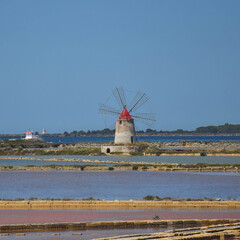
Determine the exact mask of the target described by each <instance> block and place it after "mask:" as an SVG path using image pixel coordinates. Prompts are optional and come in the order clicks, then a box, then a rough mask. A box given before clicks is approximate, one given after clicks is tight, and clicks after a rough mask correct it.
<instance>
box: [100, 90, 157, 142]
mask: <svg viewBox="0 0 240 240" xmlns="http://www.w3.org/2000/svg"><path fill="white" fill-rule="evenodd" d="M112 93H113V96H114V98H115V100H116V101H117V103H118V105H119V107H120V110H119V109H116V108H114V107H111V106H108V105H105V104H101V103H100V104H99V113H100V115H103V116H116V117H117V116H118V118H117V120H116V129H115V139H114V144H128V143H134V142H136V134H135V126H134V120H136V121H139V122H141V123H144V124H146V125H148V126H151V127H153V126H154V123H155V121H156V117H155V115H154V114H152V113H137V112H136V111H137V110H138V109H139V108H140V107H142V106H143V105H144V104H145V103H146V102H147V101H148V100H149V98H148V96H147V95H146V94H145V93H143V92H141V91H138V92H137V94H136V96H135V97H134V98H133V100H132V102H131V104H130V105H129V106H128V105H127V102H126V98H125V93H124V90H123V88H122V87H120V88H114V89H113V90H112Z"/></svg>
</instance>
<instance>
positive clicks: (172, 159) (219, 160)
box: [0, 155, 240, 166]
mask: <svg viewBox="0 0 240 240" xmlns="http://www.w3.org/2000/svg"><path fill="white" fill-rule="evenodd" d="M2 157H6V159H4V158H3V159H0V166H27V165H37V166H43V165H49V164H58V165H63V164H64V165H73V164H80V165H81V164H91V163H78V162H70V163H69V162H64V159H89V160H102V161H113V162H116V164H118V162H120V161H124V162H147V163H178V164H197V163H209V164H240V157H207V156H206V157H200V156H89V155H66V156H62V155H61V156H53V155H43V156H23V157H29V158H32V159H33V160H21V161H20V160H8V159H7V157H19V158H20V157H21V156H2ZM34 158H39V159H53V158H56V159H59V160H60V161H61V162H57V161H53V162H49V161H48V162H44V161H39V160H37V161H35V160H34ZM93 164H94V163H93ZM97 164H98V165H101V163H97ZM103 165H108V164H105V163H103ZM111 165H112V164H111Z"/></svg>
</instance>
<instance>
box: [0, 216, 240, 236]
mask: <svg viewBox="0 0 240 240" xmlns="http://www.w3.org/2000/svg"><path fill="white" fill-rule="evenodd" d="M239 222H240V220H234V219H206V220H205V219H203V220H141V221H137V220H136V221H103V222H100V221H99V222H78V223H46V224H9V225H0V233H4V232H7V233H9V232H35V231H38V232H39V231H63V230H93V229H114V228H118V229H119V228H122V229H126V228H187V227H203V226H211V225H213V224H214V225H215V224H233V225H234V223H239Z"/></svg>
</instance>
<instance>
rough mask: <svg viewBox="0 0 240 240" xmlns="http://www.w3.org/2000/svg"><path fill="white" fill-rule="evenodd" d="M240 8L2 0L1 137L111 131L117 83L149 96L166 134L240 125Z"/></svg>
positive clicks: (147, 1)
mask: <svg viewBox="0 0 240 240" xmlns="http://www.w3.org/2000/svg"><path fill="white" fill-rule="evenodd" d="M239 12H240V1H239V0H230V1H229V0H210V1H209V0H181V1H179V0H115V1H112V0H101V1H99V0H85V1H83V0H82V1H81V0H69V1H67V0H41V1H40V0H39V1H37V0H36V1H32V0H21V1H19V0H11V1H9V0H0V133H1V134H6V133H24V132H25V131H27V130H29V129H30V130H33V131H38V132H41V131H42V129H43V128H45V129H46V131H47V132H48V133H61V132H64V131H68V132H71V131H73V130H77V131H79V130H95V129H103V128H106V127H111V126H112V125H114V122H115V119H111V120H106V119H105V118H103V117H101V116H99V112H98V107H99V103H106V104H108V105H110V106H115V105H116V101H115V100H114V98H112V97H111V95H112V89H114V88H115V87H123V88H124V89H125V90H126V95H127V94H128V93H129V97H128V98H129V99H131V97H132V96H134V94H135V93H136V92H137V91H138V90H141V91H142V92H145V93H146V94H147V95H148V96H149V98H150V99H149V101H148V103H147V104H146V106H148V109H149V112H152V113H155V114H156V116H157V121H156V123H155V127H154V128H155V129H157V130H176V129H185V130H194V129H195V128H197V127H199V126H208V125H221V124H225V123H230V124H240V121H239V119H240V111H239V103H240V14H239ZM129 101H131V100H129ZM141 111H144V112H146V110H145V109H141V108H140V109H139V112H141ZM139 128H140V129H144V128H148V126H140V127H139Z"/></svg>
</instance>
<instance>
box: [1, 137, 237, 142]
mask: <svg viewBox="0 0 240 240" xmlns="http://www.w3.org/2000/svg"><path fill="white" fill-rule="evenodd" d="M19 138H20V137H18V139H19ZM0 139H8V138H7V137H0ZM42 139H43V140H44V141H48V142H53V143H58V142H62V143H72V142H113V141H114V137H42ZM178 140H182V141H204V142H219V141H222V140H224V141H240V136H145V137H137V141H139V142H142V141H149V142H177V141H178Z"/></svg>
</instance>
